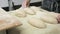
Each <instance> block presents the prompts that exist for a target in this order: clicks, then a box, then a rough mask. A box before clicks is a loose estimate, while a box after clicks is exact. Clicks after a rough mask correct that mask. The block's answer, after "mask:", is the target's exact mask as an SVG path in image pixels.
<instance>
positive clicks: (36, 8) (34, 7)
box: [30, 6, 40, 12]
mask: <svg viewBox="0 0 60 34" xmlns="http://www.w3.org/2000/svg"><path fill="white" fill-rule="evenodd" d="M30 8H31V9H32V10H34V11H35V12H37V11H40V8H39V7H36V6H31V7H30Z"/></svg>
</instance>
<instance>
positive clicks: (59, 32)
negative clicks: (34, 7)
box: [8, 11, 60, 34]
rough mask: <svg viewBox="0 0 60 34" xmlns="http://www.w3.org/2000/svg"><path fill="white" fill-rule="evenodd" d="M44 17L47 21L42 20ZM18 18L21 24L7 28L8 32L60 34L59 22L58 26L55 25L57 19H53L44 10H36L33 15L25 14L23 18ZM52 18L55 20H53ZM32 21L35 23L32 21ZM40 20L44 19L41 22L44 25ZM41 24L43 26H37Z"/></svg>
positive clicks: (17, 33) (15, 33)
mask: <svg viewBox="0 0 60 34" xmlns="http://www.w3.org/2000/svg"><path fill="white" fill-rule="evenodd" d="M32 17H34V18H32ZM36 18H38V19H36ZM41 18H42V19H41ZM44 19H45V20H48V21H44ZM19 20H20V21H21V22H22V24H23V25H22V26H19V27H16V28H12V29H9V30H8V34H60V24H59V26H57V25H58V24H57V21H55V20H56V19H55V18H54V17H52V16H49V15H47V14H45V12H42V11H36V14H35V15H27V16H26V17H25V18H19ZM40 20H41V21H40ZM52 20H53V21H55V22H53V21H52ZM34 21H35V23H33V22H34ZM42 21H44V23H43V24H45V25H46V27H45V26H44V25H42V23H40V22H42ZM50 23H52V24H50ZM31 24H32V25H31ZM37 24H38V25H37ZM39 24H41V25H39ZM34 26H35V27H34ZM41 26H44V27H45V28H37V27H41Z"/></svg>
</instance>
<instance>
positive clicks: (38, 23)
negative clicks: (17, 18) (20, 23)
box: [28, 18, 46, 28]
mask: <svg viewBox="0 0 60 34" xmlns="http://www.w3.org/2000/svg"><path fill="white" fill-rule="evenodd" d="M28 23H29V24H30V25H32V26H34V27H37V28H46V24H45V22H43V21H42V20H39V19H38V18H31V19H29V20H28Z"/></svg>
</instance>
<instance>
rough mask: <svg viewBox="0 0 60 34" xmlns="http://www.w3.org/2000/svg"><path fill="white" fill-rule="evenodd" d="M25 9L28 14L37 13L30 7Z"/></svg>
mask: <svg viewBox="0 0 60 34" xmlns="http://www.w3.org/2000/svg"><path fill="white" fill-rule="evenodd" d="M24 10H25V12H26V13H27V14H30V15H35V12H34V11H33V10H32V9H30V8H25V9H24Z"/></svg>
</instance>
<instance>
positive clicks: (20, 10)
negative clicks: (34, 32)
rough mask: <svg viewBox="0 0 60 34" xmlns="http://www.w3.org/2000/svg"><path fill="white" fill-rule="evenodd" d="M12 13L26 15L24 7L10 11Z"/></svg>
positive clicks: (20, 15)
mask: <svg viewBox="0 0 60 34" xmlns="http://www.w3.org/2000/svg"><path fill="white" fill-rule="evenodd" d="M9 13H10V14H12V15H15V16H18V17H26V13H25V12H24V10H23V9H17V10H14V11H9Z"/></svg>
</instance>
